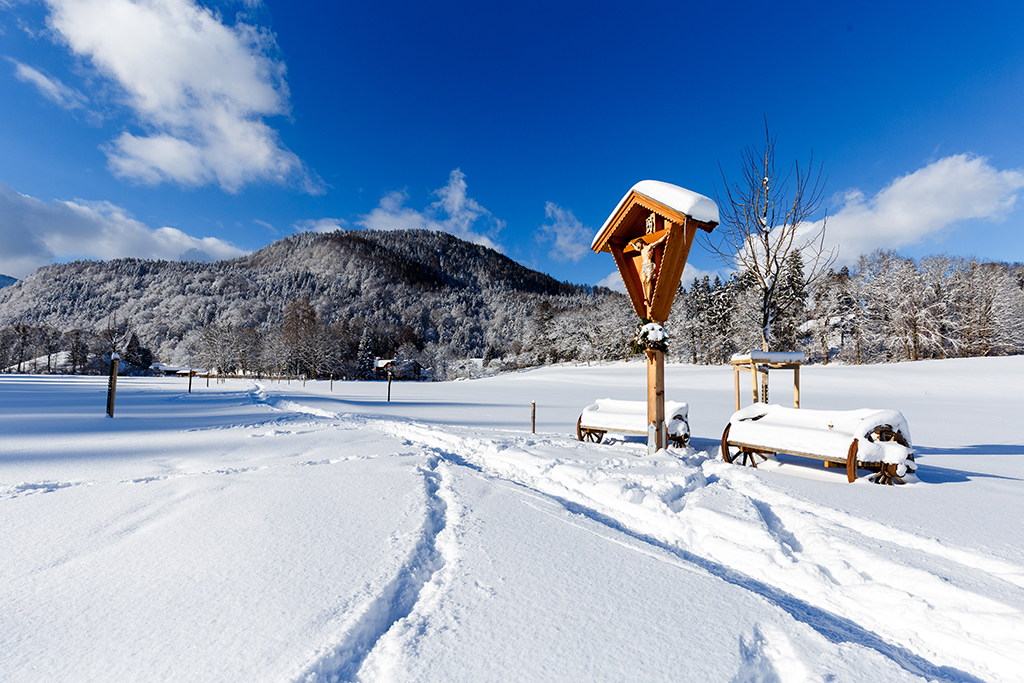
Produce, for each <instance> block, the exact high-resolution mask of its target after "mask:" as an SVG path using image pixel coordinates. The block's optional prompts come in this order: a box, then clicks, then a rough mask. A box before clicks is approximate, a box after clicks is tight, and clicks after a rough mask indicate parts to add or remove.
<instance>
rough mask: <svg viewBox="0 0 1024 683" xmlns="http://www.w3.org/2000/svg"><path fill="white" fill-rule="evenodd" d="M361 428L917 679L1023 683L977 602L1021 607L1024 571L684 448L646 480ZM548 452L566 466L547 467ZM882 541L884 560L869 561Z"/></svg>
mask: <svg viewBox="0 0 1024 683" xmlns="http://www.w3.org/2000/svg"><path fill="white" fill-rule="evenodd" d="M368 426H375V427H376V428H378V429H380V430H382V431H384V432H386V433H388V434H390V435H392V436H397V437H399V438H403V439H405V440H406V441H407V442H409V443H410V444H415V445H417V446H425V447H427V448H431V449H434V450H435V452H437V453H438V454H440V456H441V457H443V458H444V459H445V460H447V461H449V462H451V463H453V464H455V465H460V466H467V467H471V468H473V469H475V470H478V471H481V472H483V473H484V474H486V475H488V476H491V477H496V478H499V479H504V480H508V481H510V482H514V483H516V484H519V485H521V486H524V487H526V488H528V489H531V490H534V491H536V492H538V493H540V494H543V495H545V496H547V497H548V498H550V499H553V500H555V501H557V502H558V503H560V504H561V505H562V506H563V507H564V508H565V509H566V510H567V511H569V512H571V513H574V514H579V515H582V516H585V517H587V518H589V519H591V520H594V521H596V522H598V523H600V524H603V525H605V526H607V527H609V528H612V529H614V530H616V531H619V532H622V533H625V534H628V535H629V536H631V537H633V538H636V539H638V540H641V541H643V542H645V543H648V544H650V545H652V546H655V547H657V548H660V549H661V550H663V551H668V552H669V553H672V554H673V555H675V556H676V557H678V558H680V559H682V560H684V561H686V562H688V563H690V564H692V565H694V566H696V567H698V568H700V569H701V570H703V571H706V572H707V573H709V574H712V575H714V576H717V577H719V578H721V579H723V580H725V581H727V582H729V583H731V584H734V585H737V586H740V587H743V588H745V589H747V590H750V591H751V592H753V593H756V594H758V595H760V596H762V597H763V598H765V599H767V600H768V601H770V602H771V603H773V604H775V605H777V606H778V607H779V608H780V609H782V610H784V611H786V612H787V613H789V614H790V615H791V616H792V617H793V618H795V619H797V620H799V621H802V622H804V623H806V624H808V625H810V626H811V627H813V628H814V629H816V630H817V631H818V632H819V633H821V634H823V635H824V636H825V637H826V638H828V639H829V640H831V641H833V642H850V643H855V644H858V645H861V646H863V647H867V648H870V649H873V650H875V651H877V652H879V653H881V654H883V655H884V656H886V657H888V658H890V659H891V660H892V661H894V662H895V663H897V664H898V665H899V666H901V667H902V668H904V669H905V670H906V671H908V672H910V673H913V674H915V675H919V676H922V677H924V678H926V679H928V680H943V681H961V682H967V681H979V680H1018V681H1022V680H1024V651H1022V648H1021V647H1020V643H1022V642H1024V615H1022V613H1021V610H1020V609H1019V608H1018V607H1014V606H1012V605H1008V604H1005V603H1003V602H1000V601H999V600H997V599H993V598H991V597H986V596H990V595H1009V596H1010V597H1012V598H1014V602H1015V603H1016V604H1017V605H1024V592H1022V591H1021V590H1019V589H1020V588H1022V587H1024V567H1020V566H1017V565H1014V564H1012V563H1009V562H1006V561H1004V560H1001V559H998V558H994V557H990V556H985V555H981V554H978V553H975V552H969V551H966V550H962V549H958V548H951V547H948V546H946V545H943V544H942V543H940V542H938V541H935V540H931V539H926V538H921V537H918V536H914V535H913V534H909V533H907V532H903V531H900V530H897V529H895V528H892V527H889V526H886V525H884V524H881V523H878V522H874V521H870V520H866V519H862V518H858V517H856V516H854V515H851V514H849V513H846V512H842V511H839V510H836V509H832V508H828V507H825V506H822V505H818V504H815V503H812V502H809V501H805V500H800V499H798V498H795V497H794V496H791V495H788V494H785V493H782V492H780V491H777V490H774V489H772V488H770V487H768V486H766V485H764V484H761V483H760V482H759V481H758V480H757V478H756V477H755V476H753V475H752V474H751V473H749V472H746V471H744V470H742V469H741V468H738V467H735V466H732V465H726V464H724V463H720V462H717V461H714V460H709V459H707V458H706V457H700V456H695V454H694V453H693V451H687V452H686V454H685V455H684V456H683V458H682V459H681V460H679V461H677V465H676V466H675V467H672V466H666V465H664V463H662V464H661V470H659V471H655V472H654V473H652V472H651V467H652V463H651V462H650V461H649V460H647V459H641V458H636V457H634V456H633V455H630V454H628V452H627V454H625V455H624V457H621V458H609V459H606V460H605V461H603V462H601V463H600V465H599V466H598V467H596V468H595V466H594V463H593V461H588V462H586V463H585V462H583V461H581V460H580V459H579V457H578V454H579V449H580V448H585V447H586V446H583V445H582V444H577V443H576V442H572V441H568V440H565V441H559V440H552V439H550V438H544V437H536V436H532V437H528V438H527V437H522V436H517V437H512V438H510V439H507V440H502V441H500V442H498V441H491V440H488V439H485V438H477V437H473V436H458V435H455V434H453V433H452V432H450V431H441V430H440V429H437V428H434V427H428V426H425V425H420V424H416V423H411V422H396V421H393V420H379V421H368ZM559 450H561V451H564V453H565V457H564V458H552V452H553V451H554V452H557V451H559ZM574 455H576V457H575V458H574V457H573V456H574ZM631 470H636V471H631ZM882 546H885V548H886V549H887V550H888V551H889V552H888V553H883V552H879V550H878V549H879V548H880V547H882ZM893 547H896V548H897V550H898V552H895V553H893V552H891V551H892V549H893ZM894 557H898V558H899V561H894V559H893V558H894ZM937 566H938V567H939V568H942V567H949V568H950V574H951V575H950V576H945V575H940V574H938V573H936V572H937V571H939V569H937ZM763 641H764V636H763V635H762V634H761V633H760V632H759V631H757V630H756V629H755V632H754V633H753V634H752V635H751V636H750V637H749V639H748V640H745V641H743V643H742V644H741V650H742V651H743V652H746V653H747V654H750V655H751V656H750V658H747V659H746V661H748V663H749V664H750V665H751V666H755V668H756V666H758V665H757V661H756V660H757V657H756V656H754V654H751V653H755V654H756V652H755V651H756V649H757V644H758V643H761V642H763Z"/></svg>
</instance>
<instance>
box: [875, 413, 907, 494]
mask: <svg viewBox="0 0 1024 683" xmlns="http://www.w3.org/2000/svg"><path fill="white" fill-rule="evenodd" d="M874 434H875V436H876V437H877V438H878V440H879V441H895V442H896V443H898V444H899V445H901V446H903V447H905V448H910V444H909V443H908V442H907V439H906V438H905V437H904V436H903V432H901V431H900V430H898V429H897V430H895V431H893V429H892V427H890V426H889V425H882V426H881V427H879V428H878V429H877V430H875V432H874ZM868 438H870V435H869V437H868ZM907 460H911V461H913V460H914V454H913V453H908V454H907ZM899 467H900V463H878V465H877V473H876V474H872V475H871V477H870V479H871V481H873V482H874V483H876V484H882V485H886V486H893V485H895V484H905V483H906V482H905V481H903V475H900V472H899ZM872 469H876V468H872ZM904 474H905V473H904Z"/></svg>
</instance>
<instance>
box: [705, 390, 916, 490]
mask: <svg viewBox="0 0 1024 683" xmlns="http://www.w3.org/2000/svg"><path fill="white" fill-rule="evenodd" d="M730 448H733V449H734V450H733V451H730ZM737 449H738V452H735V451H736V450H737ZM771 453H787V454H789V455H797V456H802V457H805V458H816V459H818V460H824V461H825V466H826V467H829V466H842V465H846V476H847V478H848V479H849V480H850V482H851V483H852V482H853V481H854V479H856V478H857V469H858V468H863V469H867V470H871V471H873V472H876V473H877V474H874V475H872V479H873V480H874V481H875V482H876V483H879V484H892V483H894V482H898V483H900V484H902V483H903V479H902V477H903V476H904V475H905V474H906V473H907V472H913V471H914V470H916V469H917V465H916V464H915V463H914V451H913V447H912V446H911V443H910V429H909V428H908V427H907V422H906V420H904V419H903V415H902V414H901V413H900V412H899V411H896V410H872V409H869V408H866V409H862V410H805V409H796V408H784V407H782V406H779V405H773V404H765V403H755V404H754V405H751V406H747V407H746V408H743V409H742V410H738V411H736V412H735V413H733V416H732V418H730V420H729V424H728V425H726V427H725V432H724V433H723V434H722V457H723V458H724V459H725V461H726V462H733V461H738V462H739V464H742V465H746V464H750V465H752V466H754V467H757V462H756V460H755V458H756V457H760V458H761V459H762V460H767V459H768V455H767V454H771Z"/></svg>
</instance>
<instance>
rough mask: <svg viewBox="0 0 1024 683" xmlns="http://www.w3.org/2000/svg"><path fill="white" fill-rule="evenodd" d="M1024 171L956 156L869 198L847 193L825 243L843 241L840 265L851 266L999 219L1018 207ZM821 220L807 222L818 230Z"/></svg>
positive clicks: (851, 191)
mask: <svg viewBox="0 0 1024 683" xmlns="http://www.w3.org/2000/svg"><path fill="white" fill-rule="evenodd" d="M1022 188H1024V173H1022V172H1021V171H1019V170H1007V171H999V170H997V169H995V168H993V167H992V166H990V165H989V164H988V160H987V159H985V158H984V157H977V156H970V155H966V154H957V155H953V156H949V157H945V158H944V159H939V160H938V161H935V162H933V163H931V164H928V165H927V166H925V167H924V168H921V169H918V170H917V171H914V172H913V173H909V174H907V175H905V176H903V177H901V178H897V179H896V180H894V181H892V182H891V183H890V184H889V185H888V187H886V188H884V189H883V190H882V191H880V192H879V193H878V194H876V195H875V196H874V197H872V198H870V199H868V198H866V197H865V196H864V193H863V192H861V191H860V190H856V189H854V190H850V191H848V192H846V193H845V194H844V196H843V200H842V201H843V205H842V208H841V209H840V210H839V211H838V212H837V213H836V214H835V215H834V216H831V217H830V218H829V219H828V223H827V224H826V246H834V245H839V247H840V251H839V263H845V264H852V263H854V262H856V260H857V258H858V257H859V256H860V255H861V254H865V253H870V252H871V251H874V250H875V249H878V248H885V249H898V248H900V247H903V246H907V245H912V244H916V243H918V242H921V241H922V240H924V239H926V238H929V237H932V238H934V237H941V235H942V234H943V233H944V232H945V231H947V230H949V229H951V228H952V227H953V226H954V225H955V224H956V223H958V222H960V221H963V220H968V219H986V220H989V221H993V222H998V221H1001V220H1003V219H1005V218H1006V216H1007V215H1008V214H1009V213H1010V212H1011V211H1012V210H1013V208H1014V206H1015V204H1016V201H1017V194H1018V193H1019V192H1020V190H1021V189H1022ZM820 226H821V223H820V221H819V222H816V223H813V224H810V225H808V226H807V230H817V229H818V228H819V227H820Z"/></svg>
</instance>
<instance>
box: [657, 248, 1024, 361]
mask: <svg viewBox="0 0 1024 683" xmlns="http://www.w3.org/2000/svg"><path fill="white" fill-rule="evenodd" d="M802 272H803V270H802V264H801V261H800V257H799V255H794V256H792V257H791V258H790V259H789V260H788V261H787V263H786V268H784V270H783V273H782V280H783V281H782V282H781V283H780V285H779V289H778V295H777V298H776V301H775V308H774V311H773V312H772V327H771V332H772V340H771V341H772V348H773V350H802V351H804V352H805V353H806V354H807V357H808V359H809V360H810V361H811V362H818V363H823V364H824V363H829V362H832V361H842V362H845V363H858V364H859V363H883V362H893V361H903V360H921V359H925V358H954V357H969V356H999V355H1013V354H1019V353H1021V352H1022V351H1024V266H1022V265H1021V264H1019V263H1018V264H1013V265H1009V264H1005V263H980V262H978V261H976V260H974V259H966V258H960V257H951V256H931V257H927V258H924V259H921V260H920V261H916V260H914V259H910V258H905V257H902V256H900V255H899V254H897V253H896V252H893V251H875V252H873V253H871V254H869V255H865V256H861V257H860V259H859V261H858V263H857V265H856V266H855V267H854V268H852V269H851V268H848V267H844V268H842V269H840V270H839V271H838V272H837V271H835V270H830V271H828V272H827V273H825V274H824V275H823V276H822V277H821V278H818V280H817V281H816V282H814V283H811V284H808V283H807V282H805V281H804V279H803V276H802ZM758 297H759V292H758V291H757V290H756V288H755V287H753V286H752V284H751V283H750V280H749V278H748V277H747V276H746V275H745V274H744V273H738V274H736V275H734V276H733V277H730V278H729V279H728V280H726V281H724V282H723V281H722V280H721V278H717V277H716V278H715V279H714V280H713V281H712V280H711V279H710V278H709V277H707V276H705V277H704V278H702V279H699V280H694V281H692V282H691V283H690V284H689V286H688V287H687V288H682V289H681V290H680V292H679V294H678V295H677V297H676V303H675V306H674V308H673V317H672V318H670V320H669V327H670V329H671V330H674V331H676V337H677V340H676V342H677V343H676V344H675V350H676V353H677V354H678V356H677V357H678V359H679V360H682V361H684V362H691V363H695V364H697V363H701V364H715V363H722V362H727V361H728V359H729V356H730V355H731V354H733V353H735V352H737V351H745V350H749V349H751V348H758V347H759V345H760V343H761V342H760V319H759V318H760V309H759V301H758Z"/></svg>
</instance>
